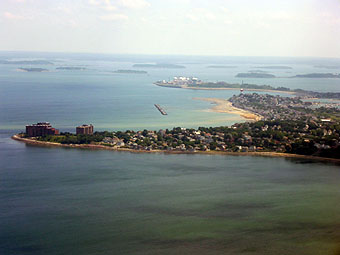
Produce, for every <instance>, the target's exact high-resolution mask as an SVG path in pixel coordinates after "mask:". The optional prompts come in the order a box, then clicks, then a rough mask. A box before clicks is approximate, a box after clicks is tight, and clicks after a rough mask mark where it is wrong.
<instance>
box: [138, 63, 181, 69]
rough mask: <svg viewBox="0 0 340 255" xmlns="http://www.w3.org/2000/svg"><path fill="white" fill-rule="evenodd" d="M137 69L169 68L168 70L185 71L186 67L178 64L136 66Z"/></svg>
mask: <svg viewBox="0 0 340 255" xmlns="http://www.w3.org/2000/svg"><path fill="white" fill-rule="evenodd" d="M133 67H137V68H168V69H183V68H185V66H182V65H176V64H134V65H133Z"/></svg>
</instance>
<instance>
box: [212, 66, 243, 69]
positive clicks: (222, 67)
mask: <svg viewBox="0 0 340 255" xmlns="http://www.w3.org/2000/svg"><path fill="white" fill-rule="evenodd" d="M207 68H216V69H219V68H221V69H226V68H237V66H220V65H211V66H207Z"/></svg>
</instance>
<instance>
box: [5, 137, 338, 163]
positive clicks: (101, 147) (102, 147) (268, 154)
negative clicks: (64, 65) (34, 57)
mask: <svg viewBox="0 0 340 255" xmlns="http://www.w3.org/2000/svg"><path fill="white" fill-rule="evenodd" d="M11 138H12V139H13V140H16V141H20V142H24V143H26V144H29V145H33V146H41V147H62V148H76V149H90V150H111V151H122V152H124V151H125V152H131V153H164V154H206V155H225V156H254V157H277V158H292V159H294V158H295V159H304V160H313V161H321V162H325V163H335V164H340V159H337V158H323V157H315V156H307V155H299V154H289V153H280V152H226V151H168V150H134V149H129V148H117V147H109V146H105V145H100V144H61V143H52V142H45V141H37V140H35V139H31V138H23V137H21V135H20V134H17V135H13V136H12V137H11Z"/></svg>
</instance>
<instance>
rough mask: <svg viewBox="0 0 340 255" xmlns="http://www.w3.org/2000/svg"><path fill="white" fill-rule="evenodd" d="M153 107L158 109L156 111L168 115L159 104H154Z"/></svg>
mask: <svg viewBox="0 0 340 255" xmlns="http://www.w3.org/2000/svg"><path fill="white" fill-rule="evenodd" d="M155 107H156V108H157V109H158V111H159V112H160V113H161V114H162V115H168V114H167V113H166V111H164V109H163V108H162V107H161V106H160V105H159V104H155Z"/></svg>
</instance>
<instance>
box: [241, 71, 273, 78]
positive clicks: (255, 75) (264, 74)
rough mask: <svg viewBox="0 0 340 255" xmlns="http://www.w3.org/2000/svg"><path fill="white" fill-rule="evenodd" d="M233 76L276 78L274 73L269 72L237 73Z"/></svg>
mask: <svg viewBox="0 0 340 255" xmlns="http://www.w3.org/2000/svg"><path fill="white" fill-rule="evenodd" d="M235 77H237V78H276V76H275V75H273V74H269V73H259V72H256V73H239V74H237V75H236V76H235Z"/></svg>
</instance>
